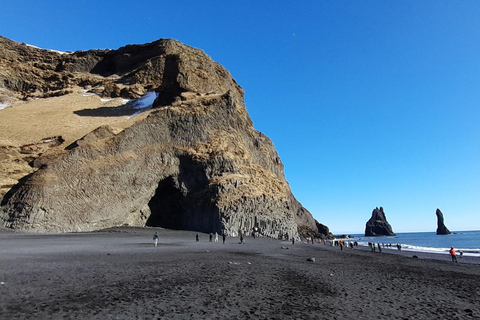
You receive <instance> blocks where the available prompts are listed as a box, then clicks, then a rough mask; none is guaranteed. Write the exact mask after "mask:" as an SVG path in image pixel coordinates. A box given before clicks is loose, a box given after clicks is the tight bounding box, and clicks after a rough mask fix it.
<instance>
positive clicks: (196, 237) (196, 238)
mask: <svg viewBox="0 0 480 320" xmlns="http://www.w3.org/2000/svg"><path fill="white" fill-rule="evenodd" d="M195 240H197V242H198V233H197V235H196V236H195Z"/></svg>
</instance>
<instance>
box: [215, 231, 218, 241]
mask: <svg viewBox="0 0 480 320" xmlns="http://www.w3.org/2000/svg"><path fill="white" fill-rule="evenodd" d="M215 242H218V233H217V232H215Z"/></svg>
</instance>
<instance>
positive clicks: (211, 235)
mask: <svg viewBox="0 0 480 320" xmlns="http://www.w3.org/2000/svg"><path fill="white" fill-rule="evenodd" d="M209 236H210V242H212V238H213V234H211V233H210V235H209Z"/></svg>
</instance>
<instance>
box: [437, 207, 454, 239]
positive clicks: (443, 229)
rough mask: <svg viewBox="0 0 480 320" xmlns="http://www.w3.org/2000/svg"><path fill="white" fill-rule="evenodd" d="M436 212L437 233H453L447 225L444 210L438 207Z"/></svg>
mask: <svg viewBox="0 0 480 320" xmlns="http://www.w3.org/2000/svg"><path fill="white" fill-rule="evenodd" d="M435 214H436V215H437V234H439V235H442V234H451V232H450V230H448V228H447V226H446V225H445V222H444V219H443V213H442V211H440V209H437V211H436V212H435Z"/></svg>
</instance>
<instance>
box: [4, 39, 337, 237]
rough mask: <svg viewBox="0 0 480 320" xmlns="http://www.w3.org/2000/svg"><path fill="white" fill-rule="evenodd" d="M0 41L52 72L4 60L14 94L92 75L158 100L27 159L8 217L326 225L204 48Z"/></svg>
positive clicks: (36, 92) (68, 225)
mask: <svg viewBox="0 0 480 320" xmlns="http://www.w3.org/2000/svg"><path fill="white" fill-rule="evenodd" d="M3 42H7V43H8V46H7V49H8V50H5V52H7V53H8V57H9V59H17V60H18V59H20V58H18V57H17V58H15V55H14V53H15V50H17V51H19V52H20V55H21V56H22V57H24V56H23V55H25V56H28V54H29V52H30V51H32V50H33V51H32V52H33V53H32V54H33V56H34V57H37V58H38V59H40V58H41V59H43V60H42V63H43V64H42V66H43V67H42V70H44V71H45V74H46V73H48V74H52V75H53V76H50V77H47V78H45V75H44V74H41V72H40V76H39V75H38V74H39V72H33V71H36V70H37V69H38V64H37V65H35V64H33V65H32V68H33V69H32V68H31V69H28V68H24V69H22V72H23V73H21V76H19V77H17V78H15V77H13V76H12V74H13V73H9V71H8V70H6V71H5V70H4V72H3V74H0V80H1V79H3V80H2V81H3V84H2V83H0V86H3V87H6V88H7V89H8V90H11V91H14V92H16V94H17V95H18V96H23V97H25V96H49V95H50V94H51V93H52V88H53V87H54V88H55V90H56V91H55V92H59V91H62V90H63V91H68V90H69V88H70V87H72V86H79V85H80V86H82V85H89V86H92V85H95V86H96V88H97V89H96V91H98V92H99V93H101V94H103V96H110V97H113V96H118V95H120V96H123V95H125V96H128V97H134V96H135V95H136V94H135V92H138V93H139V94H141V93H144V92H146V91H155V92H157V93H158V97H157V99H156V100H155V102H154V104H153V107H154V109H155V110H153V111H152V112H151V113H150V114H149V116H148V117H146V118H145V119H143V120H140V121H138V122H136V123H134V124H133V125H132V126H130V127H128V128H126V129H125V130H123V131H121V132H119V133H115V132H114V131H113V130H111V129H110V128H108V127H100V128H98V129H97V130H94V131H93V132H91V133H90V134H88V135H86V136H85V137H83V138H82V139H79V140H78V141H76V142H75V143H73V144H70V145H68V146H64V150H62V151H61V152H58V153H57V154H56V155H57V156H56V157H54V158H52V157H48V158H44V157H42V156H40V157H38V158H37V159H34V161H33V162H32V163H37V164H38V166H37V168H36V171H35V172H34V173H32V174H31V175H30V176H28V177H25V179H23V180H22V181H21V182H20V183H19V184H18V185H17V186H16V187H15V189H12V190H11V192H9V193H8V194H7V195H6V196H5V197H4V199H3V201H2V210H1V211H0V219H2V220H3V221H4V223H5V225H6V226H7V227H10V228H14V229H19V230H26V231H33V232H70V231H90V230H97V229H102V228H107V227H112V226H119V225H131V226H145V225H147V226H161V227H165V228H172V229H185V230H196V231H202V232H218V233H222V232H225V233H226V234H227V235H237V234H238V233H240V232H242V233H250V232H251V231H252V230H253V229H254V228H256V229H257V230H258V231H259V234H263V235H265V236H269V237H282V236H285V235H287V236H289V237H292V236H294V237H297V236H298V235H299V231H300V234H315V235H316V236H318V237H322V236H323V237H325V236H329V235H331V234H330V233H329V231H328V228H327V227H326V226H323V225H321V224H319V223H318V222H317V221H315V219H313V217H312V215H311V214H310V213H309V212H308V210H306V209H305V208H303V207H302V205H301V204H300V203H299V202H298V201H297V200H296V199H295V197H294V196H293V194H292V192H291V190H290V187H289V185H288V183H287V181H286V180H285V176H284V173H283V164H282V162H281V161H280V158H279V156H278V154H277V152H276V151H275V148H274V146H273V143H272V142H271V141H270V139H269V138H268V137H266V136H265V135H263V134H262V133H260V132H258V131H256V130H255V129H254V128H253V123H252V121H251V119H250V117H249V115H248V113H247V111H246V108H245V105H244V101H243V94H244V93H243V90H242V88H241V87H240V86H239V85H238V84H237V83H236V82H235V80H233V78H232V77H231V76H230V73H229V72H228V71H227V70H225V69H224V68H223V67H222V66H221V65H219V64H218V63H216V62H214V61H212V60H211V59H210V58H209V57H208V56H207V55H206V54H205V53H204V52H203V51H201V50H198V49H194V48H191V47H188V46H185V45H183V44H181V43H179V42H178V41H175V40H159V41H156V42H153V43H150V44H146V45H138V46H135V45H133V46H126V47H124V48H120V49H118V50H95V51H87V52H76V53H71V54H68V55H65V54H64V55H60V54H57V55H54V54H53V53H51V52H49V53H48V54H47V53H45V52H44V51H42V50H41V49H35V48H29V47H21V46H20V45H18V46H20V47H21V48H20V49H18V48H17V47H18V46H17V47H16V46H15V45H14V44H12V43H11V42H9V40H8V41H6V40H5V39H4V38H3ZM0 44H1V43H0ZM30 53H31V52H30ZM43 53H45V54H46V56H43V55H42V54H43ZM47 58H48V59H47ZM22 59H23V58H22ZM22 59H20V60H21V61H23V62H25V63H27V61H30V60H29V59H27V58H25V59H23V60H22ZM47 60H48V61H50V62H51V64H49V62H48V61H47ZM54 66H55V67H54ZM35 68H37V69H35ZM29 70H30V71H29ZM32 70H33V71H32ZM47 71H48V72H47ZM29 72H33V75H30V73H29ZM69 75H70V76H69ZM20 78H21V79H20ZM52 81H53V82H52ZM63 91H62V92H63Z"/></svg>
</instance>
